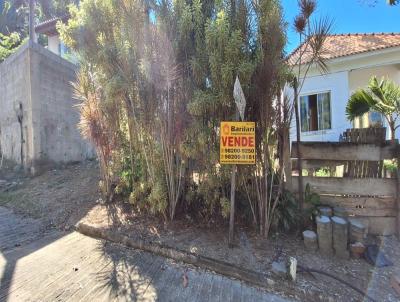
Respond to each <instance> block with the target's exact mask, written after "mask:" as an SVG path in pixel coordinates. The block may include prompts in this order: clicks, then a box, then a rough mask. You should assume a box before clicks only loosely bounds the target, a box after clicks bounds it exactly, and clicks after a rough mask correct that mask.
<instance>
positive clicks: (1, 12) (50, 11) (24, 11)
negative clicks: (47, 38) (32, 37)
mask: <svg viewBox="0 0 400 302" xmlns="http://www.w3.org/2000/svg"><path fill="white" fill-rule="evenodd" d="M35 2H36V3H35V4H36V6H35V8H36V9H35V12H34V13H35V22H36V23H37V22H41V21H44V20H47V19H50V18H54V17H59V16H64V15H65V14H66V13H67V7H68V6H69V5H70V4H73V3H78V2H79V1H77V0H38V1H35ZM28 14H29V9H28V1H24V0H13V1H11V0H5V1H0V62H2V61H3V60H4V59H5V58H7V57H8V56H9V55H11V54H12V53H13V52H15V51H16V50H17V47H18V46H19V45H21V44H23V42H24V41H25V40H26V39H27V36H28V33H29V29H28V27H29V24H28V22H29V18H28ZM41 40H42V39H39V41H41Z"/></svg>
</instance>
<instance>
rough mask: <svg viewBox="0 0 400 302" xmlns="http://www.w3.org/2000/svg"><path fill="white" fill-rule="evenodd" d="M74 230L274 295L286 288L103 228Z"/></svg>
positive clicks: (247, 272)
mask: <svg viewBox="0 0 400 302" xmlns="http://www.w3.org/2000/svg"><path fill="white" fill-rule="evenodd" d="M76 230H77V231H78V232H80V233H82V234H83V235H86V236H89V237H93V238H96V239H104V240H107V241H111V242H114V243H119V244H123V245H125V246H127V247H130V248H134V249H140V250H143V251H146V252H150V253H153V254H156V255H160V256H163V257H167V258H171V259H173V260H176V261H181V262H184V263H187V264H192V265H194V266H197V267H200V268H203V269H208V270H211V271H214V272H216V273H218V274H221V275H224V276H227V277H230V278H236V279H238V280H241V281H244V282H247V283H250V284H252V285H256V286H259V287H262V288H264V289H266V290H268V291H273V292H274V293H275V292H281V293H282V292H283V291H284V289H285V287H286V286H285V285H287V284H285V283H286V282H284V281H283V280H279V281H280V282H279V288H274V283H275V282H274V281H273V280H272V279H271V278H268V277H267V276H266V275H264V274H262V273H259V272H256V271H253V270H249V269H246V268H243V267H239V266H236V265H234V264H231V263H228V262H224V261H220V260H216V259H213V258H209V257H205V256H201V255H197V254H194V253H189V252H187V251H183V250H179V249H175V248H171V247H169V246H165V245H162V244H159V243H154V242H145V241H144V240H134V239H132V238H130V237H128V236H126V235H121V234H118V233H117V232H114V231H110V230H108V229H105V228H101V227H94V226H91V225H87V224H85V223H82V222H80V223H78V224H77V225H76Z"/></svg>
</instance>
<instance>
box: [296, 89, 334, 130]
mask: <svg viewBox="0 0 400 302" xmlns="http://www.w3.org/2000/svg"><path fill="white" fill-rule="evenodd" d="M324 93H329V115H330V118H331V119H330V121H331V127H330V128H328V129H318V130H309V131H303V130H302V129H301V125H302V117H301V97H304V96H310V95H318V94H324ZM332 96H333V93H332V90H329V89H327V90H316V91H308V92H306V93H302V94H300V95H299V98H298V104H299V117H300V125H299V126H300V133H302V134H311V133H322V132H326V131H330V130H332V129H333V125H332V124H333V119H332ZM317 99H318V96H317ZM317 114H319V110H318V100H317ZM317 121H318V128H319V117H318V116H317Z"/></svg>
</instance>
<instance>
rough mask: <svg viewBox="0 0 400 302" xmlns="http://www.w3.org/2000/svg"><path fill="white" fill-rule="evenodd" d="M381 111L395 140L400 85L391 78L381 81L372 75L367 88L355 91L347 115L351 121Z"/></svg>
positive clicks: (399, 112)
mask: <svg viewBox="0 0 400 302" xmlns="http://www.w3.org/2000/svg"><path fill="white" fill-rule="evenodd" d="M371 111H375V112H378V113H381V114H382V115H383V116H384V117H385V119H386V121H387V123H388V126H389V129H390V136H391V139H392V142H394V140H395V131H396V129H397V128H398V127H399V125H397V126H396V121H397V118H398V117H399V114H400V87H399V86H398V85H397V84H395V83H394V82H393V81H391V80H389V79H385V78H382V79H381V80H380V81H378V79H377V78H376V77H372V78H371V79H370V81H369V84H368V87H367V88H366V89H359V90H357V91H356V92H354V93H353V94H352V95H351V97H350V99H349V101H348V103H347V106H346V115H347V118H348V119H349V120H350V121H353V120H354V119H355V118H356V117H361V116H362V115H363V114H365V113H367V112H371Z"/></svg>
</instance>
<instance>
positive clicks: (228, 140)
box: [222, 136, 254, 147]
mask: <svg viewBox="0 0 400 302" xmlns="http://www.w3.org/2000/svg"><path fill="white" fill-rule="evenodd" d="M222 146H224V147H226V146H228V147H254V137H252V136H235V137H234V136H223V137H222Z"/></svg>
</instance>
